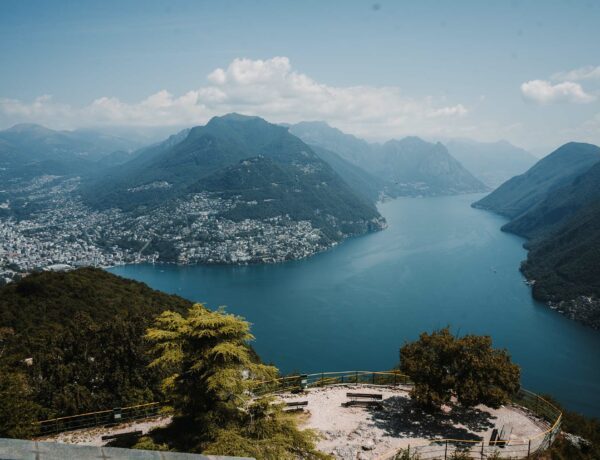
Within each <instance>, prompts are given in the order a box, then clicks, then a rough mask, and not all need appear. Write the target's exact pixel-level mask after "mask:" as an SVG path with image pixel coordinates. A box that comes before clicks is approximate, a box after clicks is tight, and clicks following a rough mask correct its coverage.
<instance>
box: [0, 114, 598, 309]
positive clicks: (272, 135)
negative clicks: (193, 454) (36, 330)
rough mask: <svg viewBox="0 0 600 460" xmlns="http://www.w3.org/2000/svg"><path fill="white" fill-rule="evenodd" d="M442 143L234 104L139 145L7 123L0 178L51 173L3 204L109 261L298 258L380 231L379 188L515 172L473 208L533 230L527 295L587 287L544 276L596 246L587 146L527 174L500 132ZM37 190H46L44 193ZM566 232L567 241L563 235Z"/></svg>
mask: <svg viewBox="0 0 600 460" xmlns="http://www.w3.org/2000/svg"><path fill="white" fill-rule="evenodd" d="M447 144H448V146H449V148H446V146H444V145H443V144H442V143H439V142H437V143H431V142H427V141H425V140H423V139H420V138H418V137H405V138H403V139H399V140H390V141H387V142H385V143H383V144H377V143H369V142H366V141H364V140H362V139H359V138H357V137H355V136H352V135H349V134H346V133H343V132H342V131H340V130H338V129H335V128H332V127H330V126H329V125H327V124H326V123H324V122H302V123H298V124H296V125H291V126H281V125H274V124H271V123H269V122H267V121H265V120H263V119H261V118H259V117H249V116H243V115H238V114H229V115H225V116H222V117H214V118H213V119H211V120H210V121H209V122H208V123H207V124H206V125H204V126H196V127H193V128H190V129H184V130H182V131H180V132H178V133H176V134H173V135H171V136H170V137H168V138H167V139H165V140H164V141H162V142H158V143H156V144H153V145H150V146H147V147H143V148H138V149H137V150H136V149H135V147H136V143H135V142H132V141H128V140H126V139H122V138H120V137H117V136H110V135H105V134H100V133H96V132H94V131H90V130H87V131H73V132H69V131H53V130H50V129H47V128H44V127H41V126H38V125H17V126H15V127H13V128H11V129H8V130H5V131H2V132H0V162H1V163H2V170H1V172H0V178H2V180H3V182H4V183H5V184H6V185H10V184H14V183H17V182H18V181H19V180H22V181H24V182H23V184H25V189H23V190H29V189H30V188H31V186H30V185H27V184H29V182H28V181H31V180H33V179H34V178H35V177H39V176H48V177H51V179H47V181H49V182H48V183H49V184H50V185H47V186H46V185H44V184H45V182H39V183H36V185H35V186H33V189H31V190H36V195H31V193H30V192H27V193H28V194H27V193H25V194H23V192H22V191H21V192H19V191H16V192H15V190H17V189H18V188H17V189H14V190H13V189H11V187H10V186H9V187H8V188H6V187H5V190H3V191H2V193H1V194H0V199H1V200H0V201H2V200H4V204H2V209H1V212H2V214H3V215H5V216H13V217H17V218H18V219H21V218H23V217H27V218H33V219H37V220H43V221H46V220H49V221H50V222H52V224H51V225H58V226H61V225H62V228H64V229H67V228H69V227H74V228H75V229H77V231H76V232H75V233H74V234H71V231H70V230H63V233H64V235H63V236H64V238H65V244H67V242H72V241H76V242H77V241H79V239H80V238H81V242H79V243H74V244H75V246H74V248H76V247H79V246H77V245H82V244H89V245H91V248H92V249H91V251H92V252H93V253H94V254H96V255H95V256H94V257H96V258H98V257H100V259H101V260H107V261H108V262H105V263H111V262H110V261H111V260H113V258H112V257H113V256H111V255H106V254H111V253H112V252H113V251H115V250H117V249H114V248H119V249H118V251H123V252H122V253H121V252H118V254H119V255H118V260H130V259H132V260H137V259H139V258H140V257H142V259H140V260H146V259H145V258H143V257H146V258H148V257H149V259H148V260H156V258H157V257H158V260H163V261H173V262H175V261H177V262H181V263H192V262H200V263H202V262H205V263H215V262H217V261H218V262H219V263H241V262H264V261H276V260H285V259H287V258H298V257H306V256H308V255H311V254H313V253H315V252H318V251H320V250H323V249H325V248H327V247H330V246H331V245H333V244H335V243H337V242H338V241H341V240H342V239H344V238H345V237H347V236H350V235H359V234H362V233H365V232H369V231H374V230H379V229H381V228H383V227H384V226H385V221H384V219H383V218H382V217H381V216H380V214H379V212H378V211H377V208H376V206H375V204H376V202H377V201H378V200H380V199H382V198H385V197H386V196H387V197H395V196H436V195H451V194H459V193H474V192H482V191H486V190H489V188H488V186H487V185H486V184H485V183H484V182H486V183H487V184H490V185H493V184H494V183H495V182H497V181H499V180H501V179H502V178H504V177H506V176H507V175H509V174H513V173H518V172H524V174H521V175H516V176H515V177H512V178H511V179H509V180H508V181H507V182H505V183H504V184H502V185H501V186H500V187H499V188H498V189H497V190H496V191H494V192H493V193H491V194H490V195H488V196H487V197H485V198H484V199H482V200H480V201H479V202H477V203H476V204H475V206H476V207H480V208H485V209H489V210H492V211H495V212H497V213H500V214H502V215H504V216H506V217H509V218H511V219H512V221H511V222H509V223H508V224H507V225H506V226H505V227H504V230H506V231H511V232H514V233H517V234H519V235H522V236H525V237H527V238H530V239H531V240H530V242H529V243H528V245H529V247H530V248H531V254H530V259H529V262H528V263H527V264H526V265H525V266H524V270H526V272H527V274H528V276H530V277H532V278H535V279H536V280H537V281H538V282H537V283H536V287H535V289H534V294H535V295H536V296H538V297H539V298H544V299H551V300H553V301H555V300H557V299H564V298H567V297H568V296H571V297H572V295H575V294H576V295H579V293H582V295H583V294H585V295H591V294H593V293H594V292H597V290H596V288H595V287H593V288H591V289H588V288H589V287H590V286H592V285H593V284H594V283H592V282H591V281H589V280H588V281H585V282H581V283H580V282H579V281H577V280H578V279H584V278H585V277H575V276H574V275H572V274H571V275H566V277H565V276H563V275H564V273H563V275H561V276H563V278H562V281H561V282H560V283H559V282H557V281H556V280H555V279H554V278H555V275H556V273H559V272H560V273H562V272H561V270H563V271H564V270H566V269H565V268H564V267H562V266H561V267H562V268H558V265H557V264H558V262H556V261H557V260H558V259H560V260H561V262H560V263H563V262H564V261H565V260H567V259H569V258H570V260H576V254H578V253H581V251H584V252H585V251H587V252H589V251H590V248H595V247H596V246H597V244H596V240H595V239H594V238H596V233H595V232H590V231H589V228H590V226H591V225H592V223H593V222H595V219H596V216H597V214H596V207H595V206H596V205H595V200H596V197H597V196H598V194H599V192H598V183H599V181H598V177H597V175H598V172H597V171H596V170H594V169H591V168H592V166H593V165H594V164H595V163H597V162H598V160H599V158H600V156H599V155H600V154H599V153H598V147H596V146H593V145H590V144H576V143H571V144H566V145H565V146H563V147H561V148H559V149H558V150H557V151H556V152H554V153H553V154H551V155H549V156H547V157H546V158H544V159H542V160H541V161H539V162H538V163H537V164H535V165H534V166H533V167H531V168H530V169H529V170H528V171H526V172H525V169H526V168H527V166H528V165H530V164H531V163H532V158H533V157H532V156H531V155H529V154H528V153H527V152H525V151H524V150H521V149H518V148H517V147H514V146H512V145H510V144H509V143H507V142H497V143H489V144H484V143H477V142H474V141H464V140H460V141H459V140H451V141H448V142H447ZM456 157H457V158H458V159H457V158H456ZM52 177H59V178H58V179H52ZM75 177H79V179H76V180H75V179H73V180H75V182H73V181H72V180H71V179H68V178H75ZM61 178H65V179H68V180H67V181H66V182H60V181H61V180H62V179H61ZM15 181H16V182H15ZM57 181H58V182H57ZM28 187H29V188H28ZM48 187H54V189H53V190H54V191H53V192H52V193H47V192H41V191H42V190H48ZM57 190H58V191H57ZM40 192H41V193H40ZM81 206H83V207H84V208H81ZM53 207H54V208H56V209H63V208H64V209H72V210H70V211H68V212H67V211H65V212H66V214H65V215H66V216H68V218H67V217H65V218H63V219H62V220H61V221H56V220H55V219H53V218H52V217H51V215H52V213H49V214H48V213H46V211H48V212H50V210H51V209H53ZM65 207H66V208H65ZM82 209H85V211H82ZM44 213H46V214H44ZM69 219H73V220H72V221H71V220H69ZM63 220H64V222H63ZM95 220H97V221H98V222H104V223H103V224H102V225H101V226H100V227H99V226H98V224H94V221H95ZM45 225H48V223H45V224H43V225H41V226H40V227H39V228H45V227H44V226H45ZM98 229H100V230H98ZM574 231H576V232H577V234H578V235H580V236H581V237H580V238H576V239H575V240H576V241H577V243H576V247H575V246H574V244H575V243H573V241H574V240H573V239H572V238H570V237H569V238H567V239H565V238H562V239H561V235H565V234H569V235H572V232H574ZM34 233H35V232H34ZM572 240H573V241H572ZM276 241H280V243H276ZM86 242H87V243H86ZM565 242H566V243H565ZM44 244H45V243H44ZM68 244H70V243H68ZM42 246H43V245H42ZM198 247H204V248H205V249H202V250H201V251H198ZM74 251H77V250H76V249H74ZM87 251H88V252H89V251H90V249H89V248H88V249H87ZM138 251H139V252H138ZM136 253H137V255H136ZM102 254H104V255H102ZM144 254H145V255H144ZM152 254H154V255H152ZM565 254H568V256H567V259H565V257H563V256H564V255H565ZM70 257H71V256H70ZM71 258H72V257H71ZM68 260H71V259H68ZM551 260H554V262H550V261H551ZM577 260H578V259H577ZM591 261H592V259H590V263H592V262H591ZM559 265H560V264H559ZM563 265H564V264H563ZM567 265H568V264H567ZM565 266H566V265H565ZM581 266H586V265H585V264H579V265H577V267H581ZM542 267H543V268H542ZM577 267H575V266H572V267H571V268H570V270H575V269H577V270H578V268H577ZM593 272H594V271H593V269H589V270H588V271H587V273H588V274H589V273H593ZM569 277H570V278H569ZM576 278H577V279H576ZM544 279H548V280H552V282H550V281H548V283H544V281H543V280H544ZM565 279H569V281H565ZM585 279H588V278H585ZM561 283H562V284H561ZM550 284H552V286H555V287H556V286H559V285H561V286H562V287H561V288H559V290H561V292H563V291H564V292H565V293H567V292H568V296H567V297H564V296H563V297H560V295H558V294H557V293H556V292H554V291H551V289H550V288H549V287H548V286H549V285H550ZM580 288H581V289H580ZM584 288H585V289H584ZM565 295H566V294H565ZM569 298H570V297H569Z"/></svg>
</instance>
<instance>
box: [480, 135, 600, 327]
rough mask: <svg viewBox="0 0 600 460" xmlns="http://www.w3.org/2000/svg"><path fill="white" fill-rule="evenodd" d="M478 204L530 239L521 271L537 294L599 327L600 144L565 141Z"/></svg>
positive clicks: (515, 231) (559, 308) (517, 232)
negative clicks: (598, 145) (507, 217)
mask: <svg viewBox="0 0 600 460" xmlns="http://www.w3.org/2000/svg"><path fill="white" fill-rule="evenodd" d="M474 206H475V207H481V208H485V209H492V210H494V211H496V212H499V213H500V214H504V215H507V216H509V217H513V219H512V220H511V221H510V222H508V223H507V224H506V225H504V226H503V227H502V230H504V231H507V232H511V233H516V234H518V235H521V236H523V237H526V238H528V239H529V241H528V242H527V243H526V247H527V248H528V249H529V253H528V256H527V260H526V261H525V262H524V263H523V265H522V271H523V273H524V274H525V276H527V278H528V279H530V280H532V282H533V296H534V297H535V298H536V299H539V300H542V301H544V302H550V303H551V305H552V306H553V308H556V309H558V310H560V311H562V312H563V313H565V314H567V315H568V316H569V317H571V318H574V319H578V320H580V321H582V322H584V323H586V324H588V325H591V326H593V327H596V328H600V264H599V263H598V261H599V260H600V148H598V147H596V146H594V145H590V144H578V143H569V144H565V145H564V146H562V147H561V148H559V149H558V150H556V151H555V152H553V153H552V154H550V155H549V156H548V157H546V158H544V159H542V160H540V161H539V162H538V163H537V164H536V165H535V166H533V167H532V168H531V169H530V170H529V171H527V173H525V174H523V175H521V176H517V177H515V178H513V179H511V180H509V181H507V182H506V183H505V184H503V185H502V186H501V187H500V188H498V189H497V190H496V191H494V192H493V193H491V194H490V195H488V196H487V197H486V198H484V199H483V200H481V201H479V202H477V203H475V204H474Z"/></svg>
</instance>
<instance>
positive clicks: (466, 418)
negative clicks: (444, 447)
mask: <svg viewBox="0 0 600 460" xmlns="http://www.w3.org/2000/svg"><path fill="white" fill-rule="evenodd" d="M371 414H372V417H373V423H374V424H375V426H377V427H378V428H380V429H382V430H384V431H385V432H386V433H388V434H389V435H390V436H394V437H411V438H444V439H464V440H465V441H480V440H481V439H482V438H481V437H480V436H477V435H476V434H474V433H473V432H481V431H486V430H488V429H490V428H492V427H493V426H494V423H493V420H495V417H493V416H491V415H490V414H488V413H487V412H483V411H481V410H479V409H475V408H464V407H454V408H453V409H452V411H451V412H450V413H443V412H440V413H435V414H428V413H426V412H424V411H423V409H421V408H419V407H418V406H417V405H416V404H415V402H414V401H412V400H411V399H410V398H408V397H404V396H392V397H390V398H387V399H386V400H385V401H384V402H383V408H382V409H378V410H377V409H372V410H371ZM457 425H460V426H457Z"/></svg>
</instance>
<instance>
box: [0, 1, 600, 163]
mask: <svg viewBox="0 0 600 460" xmlns="http://www.w3.org/2000/svg"><path fill="white" fill-rule="evenodd" d="M0 56H1V57H0V129H4V128H8V127H10V126H12V125H14V124H16V123H24V122H26V123H40V124H43V125H45V126H48V127H50V128H54V129H75V128H83V127H85V128H90V127H96V128H105V129H108V128H110V127H117V126H118V127H130V128H136V129H146V130H150V131H152V130H156V131H157V132H159V131H160V132H162V131H161V129H164V128H168V129H171V128H172V129H173V131H175V130H176V129H179V128H181V127H189V126H193V125H199V124H204V123H206V122H207V121H208V120H209V119H210V118H211V117H212V116H215V115H223V114H225V113H228V112H233V111H235V112H239V113H244V114H249V115H259V116H262V117H264V118H266V119H267V120H269V121H272V122H290V123H293V122H298V121H302V120H324V121H327V122H328V123H329V124H331V125H332V126H335V127H338V128H340V129H342V130H343V131H346V132H349V133H352V134H355V135H357V136H360V137H364V138H367V139H370V140H385V139H389V138H399V137H403V136H406V135H419V136H423V137H425V138H428V139H437V138H440V139H441V138H449V137H459V138H471V139H475V140H481V141H496V140H499V139H506V140H508V141H510V142H512V143H514V144H516V145H519V146H522V147H525V148H528V149H531V150H533V151H540V152H544V151H549V150H550V149H554V148H556V147H558V146H559V145H561V144H562V143H565V142H568V141H572V140H575V141H583V142H591V143H596V144H600V2H599V1H595V0H582V1H575V0H569V1H563V0H561V1H554V0H539V1H535V0H530V1H518V0H512V1H511V0H507V1H501V0H498V1H494V2H482V1H461V0H453V1H429V0H419V1H406V0H405V1H384V0H378V1H351V0H345V1H342V0H337V1H332V0H318V1H308V0H307V1H300V0H290V1H285V0H278V1H249V0H248V1H246V0H238V1H227V0H221V1H200V0H198V1H169V2H166V1H157V0H144V1H125V0H121V1H112V0H103V1H95V2H92V1H86V0H78V1H51V0H39V1H30V0H18V1H13V0H2V1H0ZM546 153H547V152H546Z"/></svg>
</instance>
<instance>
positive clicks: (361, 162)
mask: <svg viewBox="0 0 600 460" xmlns="http://www.w3.org/2000/svg"><path fill="white" fill-rule="evenodd" d="M289 131H290V133H292V134H294V135H295V136H298V137H299V138H300V139H302V140H303V141H304V142H306V143H307V144H309V145H316V146H319V147H322V148H324V149H326V150H329V151H331V152H335V153H337V154H338V155H339V156H340V157H342V158H343V159H345V160H346V161H349V162H350V163H354V164H355V165H358V166H359V167H361V168H363V169H368V168H369V163H370V159H371V156H372V153H373V147H374V145H373V144H369V143H368V142H367V141H365V140H363V139H359V138H358V137H355V136H353V135H351V134H346V133H344V132H342V131H340V130H339V129H337V128H333V127H331V126H329V125H328V124H327V123H325V122H324V121H303V122H300V123H297V124H295V125H292V126H290V127H289Z"/></svg>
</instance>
